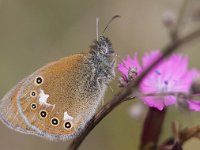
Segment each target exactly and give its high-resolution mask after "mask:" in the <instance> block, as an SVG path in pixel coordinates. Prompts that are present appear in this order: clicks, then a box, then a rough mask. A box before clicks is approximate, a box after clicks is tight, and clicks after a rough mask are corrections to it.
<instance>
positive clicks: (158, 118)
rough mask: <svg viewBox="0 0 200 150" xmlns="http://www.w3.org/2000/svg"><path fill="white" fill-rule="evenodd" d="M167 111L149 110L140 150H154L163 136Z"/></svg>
mask: <svg viewBox="0 0 200 150" xmlns="http://www.w3.org/2000/svg"><path fill="white" fill-rule="evenodd" d="M165 115H166V109H164V110H162V111H159V110H157V109H156V108H149V111H148V113H147V116H146V118H145V122H144V126H143V131H142V135H141V144H140V150H154V149H156V147H157V143H158V140H159V137H160V134H161V130H162V126H163V122H164V119H165Z"/></svg>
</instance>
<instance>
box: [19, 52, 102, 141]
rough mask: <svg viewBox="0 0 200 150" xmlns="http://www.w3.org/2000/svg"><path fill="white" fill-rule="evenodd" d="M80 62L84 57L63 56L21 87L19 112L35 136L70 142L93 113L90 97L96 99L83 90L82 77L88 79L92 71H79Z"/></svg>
mask: <svg viewBox="0 0 200 150" xmlns="http://www.w3.org/2000/svg"><path fill="white" fill-rule="evenodd" d="M84 63H86V58H85V57H84V54H77V55H73V56H71V57H66V58H64V59H62V60H59V61H57V62H55V63H51V64H48V65H47V66H45V67H43V68H41V69H40V70H38V71H36V72H35V73H33V74H32V75H31V76H29V77H28V78H27V79H26V82H24V83H23V84H22V86H21V89H20V92H19V93H18V97H17V101H18V103H17V104H18V107H19V110H20V111H19V113H20V114H21V115H22V117H23V119H24V120H25V122H26V123H27V124H28V125H29V126H31V127H32V129H33V130H35V131H36V133H37V135H39V136H43V137H46V138H49V139H52V140H59V139H70V138H72V137H74V135H76V134H78V132H79V130H80V128H81V127H82V126H83V125H84V124H85V122H86V121H87V120H88V119H87V118H90V117H89V116H91V115H90V114H91V113H93V112H94V111H95V109H96V108H95V107H91V105H94V103H97V101H95V100H94V98H93V97H95V98H96V99H99V98H100V96H96V95H95V92H93V93H94V94H91V93H90V91H88V92H87V91H86V89H88V86H87V82H88V80H87V79H84V78H88V79H89V78H91V77H92V69H91V68H85V69H83V67H84V65H83V64H84ZM88 66H89V65H87V67H88ZM83 70H84V71H83ZM83 79H84V80H83ZM82 80H83V81H82ZM80 81H81V82H80ZM72 85H73V86H72ZM94 106H97V105H96V104H95V105H94Z"/></svg>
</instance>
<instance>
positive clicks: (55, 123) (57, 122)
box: [51, 117, 59, 126]
mask: <svg viewBox="0 0 200 150" xmlns="http://www.w3.org/2000/svg"><path fill="white" fill-rule="evenodd" d="M51 124H52V125H53V126H57V125H58V124H59V119H58V118H56V117H54V118H52V119H51Z"/></svg>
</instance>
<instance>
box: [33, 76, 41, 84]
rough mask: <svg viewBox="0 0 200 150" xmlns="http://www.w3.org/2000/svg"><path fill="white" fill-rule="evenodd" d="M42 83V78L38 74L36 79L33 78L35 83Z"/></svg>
mask: <svg viewBox="0 0 200 150" xmlns="http://www.w3.org/2000/svg"><path fill="white" fill-rule="evenodd" d="M42 83H43V78H42V77H41V76H38V77H37V78H36V79H35V84H36V85H40V84H42Z"/></svg>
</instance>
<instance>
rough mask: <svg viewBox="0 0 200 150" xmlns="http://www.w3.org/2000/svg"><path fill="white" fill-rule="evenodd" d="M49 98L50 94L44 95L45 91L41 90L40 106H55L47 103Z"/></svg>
mask: <svg viewBox="0 0 200 150" xmlns="http://www.w3.org/2000/svg"><path fill="white" fill-rule="evenodd" d="M48 98H49V95H48V94H45V93H44V90H40V94H39V104H40V105H46V106H54V105H52V104H49V103H47V100H48Z"/></svg>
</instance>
